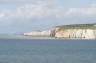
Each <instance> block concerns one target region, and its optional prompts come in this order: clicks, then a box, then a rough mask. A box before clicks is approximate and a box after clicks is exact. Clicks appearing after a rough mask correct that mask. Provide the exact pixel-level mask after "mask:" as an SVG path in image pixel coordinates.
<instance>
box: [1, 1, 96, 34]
mask: <svg viewBox="0 0 96 63" xmlns="http://www.w3.org/2000/svg"><path fill="white" fill-rule="evenodd" d="M95 17H96V8H64V6H62V5H55V4H52V3H48V2H42V1H39V2H37V3H33V4H26V5H24V6H20V7H19V8H16V9H15V10H10V11H8V12H0V29H2V27H3V28H4V29H2V32H4V33H6V31H7V32H8V33H11V30H12V33H13V32H14V33H15V32H28V31H32V30H36V29H46V28H50V27H51V26H56V25H63V24H76V23H89V22H90V23H94V22H95V20H96V18H95Z"/></svg>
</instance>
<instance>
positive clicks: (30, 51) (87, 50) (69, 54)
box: [0, 38, 96, 63]
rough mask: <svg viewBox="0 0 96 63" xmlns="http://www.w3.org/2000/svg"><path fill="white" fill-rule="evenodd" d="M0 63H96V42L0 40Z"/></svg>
mask: <svg viewBox="0 0 96 63" xmlns="http://www.w3.org/2000/svg"><path fill="white" fill-rule="evenodd" d="M0 63H96V40H64V39H6V38H5V39H4V38H0Z"/></svg>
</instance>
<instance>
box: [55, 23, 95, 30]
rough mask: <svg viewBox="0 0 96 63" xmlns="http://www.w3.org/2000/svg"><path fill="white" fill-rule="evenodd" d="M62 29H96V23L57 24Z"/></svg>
mask: <svg viewBox="0 0 96 63" xmlns="http://www.w3.org/2000/svg"><path fill="white" fill-rule="evenodd" d="M57 27H60V28H61V29H96V24H76V25H75V24H74V25H62V26H57Z"/></svg>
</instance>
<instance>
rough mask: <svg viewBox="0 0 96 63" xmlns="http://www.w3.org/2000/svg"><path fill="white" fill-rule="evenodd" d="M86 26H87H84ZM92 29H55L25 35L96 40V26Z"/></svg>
mask: <svg viewBox="0 0 96 63" xmlns="http://www.w3.org/2000/svg"><path fill="white" fill-rule="evenodd" d="M83 26H85V25H83ZM86 26H89V25H86ZM94 26H95V28H94V27H92V28H88V27H87V28H86V27H85V28H84V27H83V28H80V27H79V28H76V27H75V28H68V27H67V28H63V29H62V28H60V27H53V28H51V29H49V30H43V31H33V32H29V33H24V35H28V36H43V37H46V36H47V37H55V38H67V39H96V25H94Z"/></svg>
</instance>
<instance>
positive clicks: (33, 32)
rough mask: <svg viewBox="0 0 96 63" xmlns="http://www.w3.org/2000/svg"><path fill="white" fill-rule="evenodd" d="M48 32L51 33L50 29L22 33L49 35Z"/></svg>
mask: <svg viewBox="0 0 96 63" xmlns="http://www.w3.org/2000/svg"><path fill="white" fill-rule="evenodd" d="M50 34H51V31H50V30H44V31H32V32H28V33H24V35H25V36H47V37H49V36H50Z"/></svg>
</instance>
